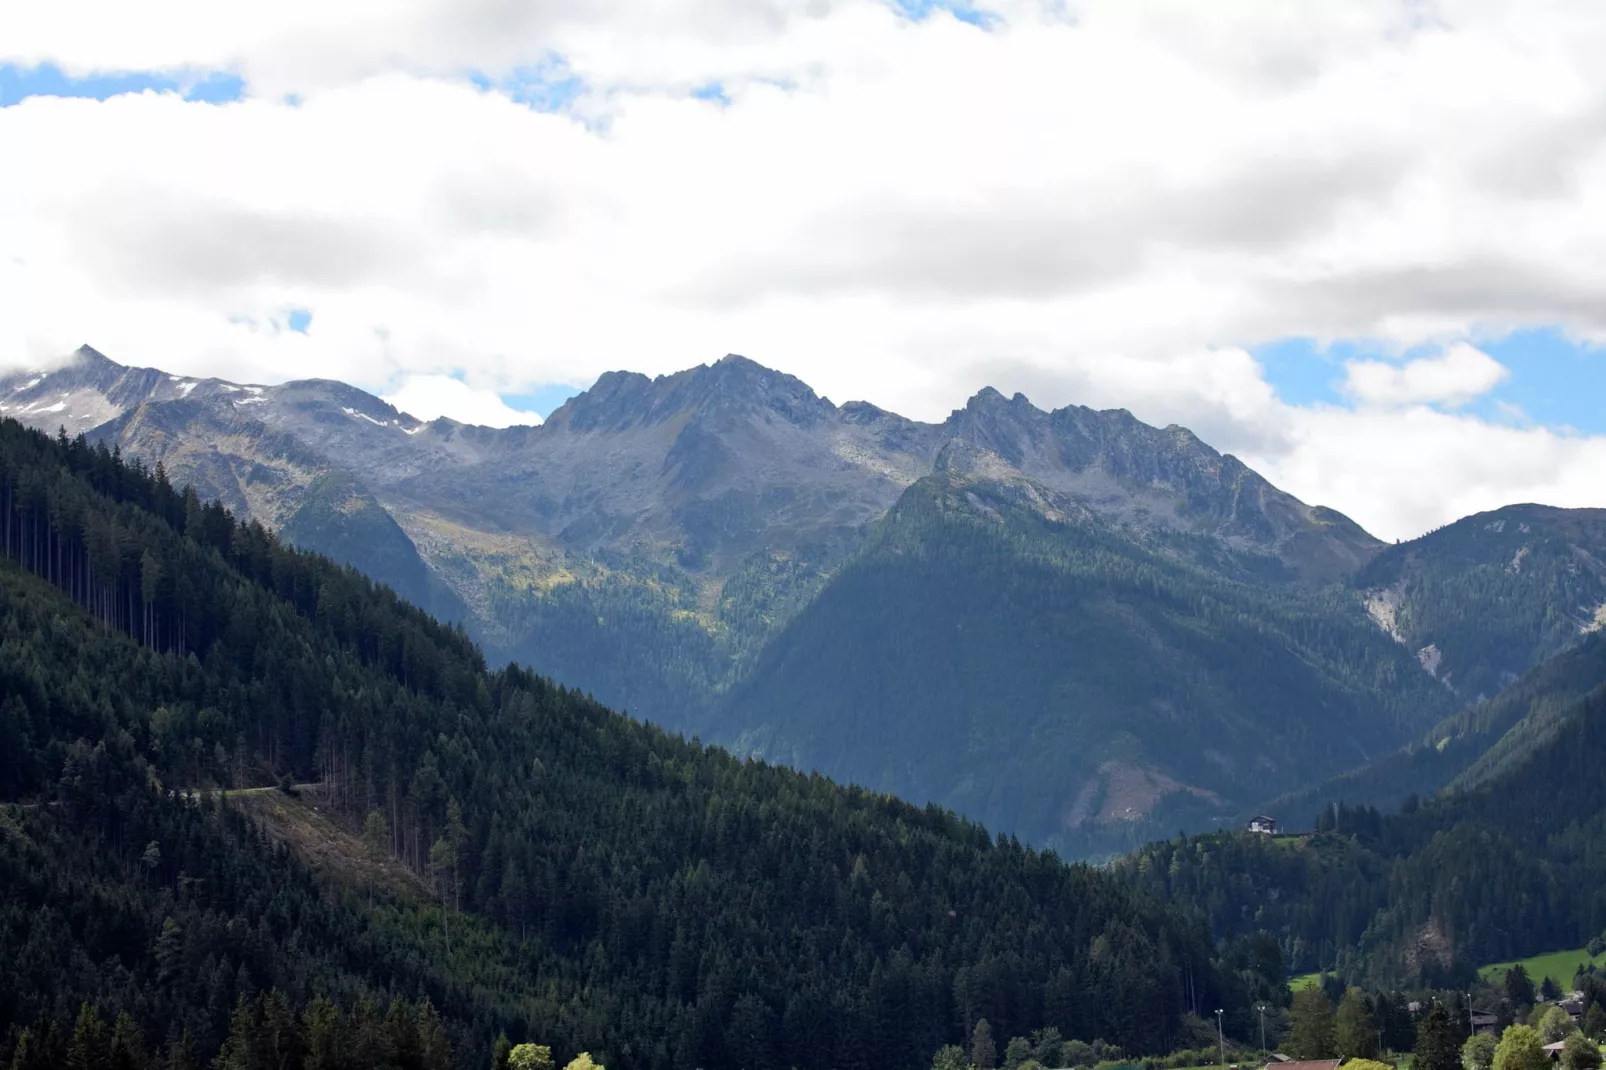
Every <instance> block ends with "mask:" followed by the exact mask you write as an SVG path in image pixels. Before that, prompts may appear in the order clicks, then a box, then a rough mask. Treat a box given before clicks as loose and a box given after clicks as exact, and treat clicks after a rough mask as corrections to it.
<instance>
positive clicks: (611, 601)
mask: <svg viewBox="0 0 1606 1070" xmlns="http://www.w3.org/2000/svg"><path fill="white" fill-rule="evenodd" d="M0 415H7V416H12V417H15V418H17V419H18V420H21V421H23V422H25V423H28V424H31V425H33V426H35V427H39V428H42V429H46V430H51V431H54V430H55V429H56V428H57V427H58V426H60V427H64V428H65V429H66V430H67V431H68V432H69V433H74V434H76V433H80V432H82V433H84V434H86V435H87V436H88V438H89V439H90V440H92V441H102V442H106V443H108V444H110V445H115V446H116V447H117V448H118V449H119V450H121V452H122V453H123V455H124V456H127V457H131V458H139V459H141V460H142V461H143V462H145V463H146V464H148V465H152V466H154V465H156V464H158V463H160V464H161V465H162V467H163V469H164V471H165V472H166V474H167V475H168V476H169V477H170V478H171V479H172V480H173V481H174V482H175V483H178V484H184V483H188V484H190V485H192V486H194V487H195V489H196V490H197V492H198V493H199V494H200V496H201V497H202V498H217V499H218V500H220V501H221V502H223V503H224V504H225V505H227V506H228V507H229V508H230V509H231V510H233V511H234V512H235V514H236V515H237V516H240V517H242V518H248V519H253V520H257V521H260V522H262V523H263V524H265V525H267V526H268V527H271V528H274V529H277V530H278V531H279V533H280V534H281V536H282V537H284V538H285V539H287V540H288V541H290V542H293V543H294V544H296V545H298V546H301V547H304V548H307V549H311V550H316V551H319V552H323V553H326V554H328V555H329V556H331V557H333V558H335V559H336V560H339V561H343V562H346V563H349V564H351V565H353V566H354V567H356V568H358V569H360V570H361V571H364V572H366V573H368V574H369V575H371V576H373V577H374V578H375V579H378V580H380V581H381V582H384V583H386V584H388V585H390V586H392V587H394V588H395V589H396V590H397V591H398V592H399V593H401V594H402V595H403V596H404V597H406V598H408V599H409V600H411V601H413V602H415V603H417V604H418V605H420V606H423V607H425V608H426V609H428V610H429V611H430V612H432V613H433V614H435V615H436V616H437V617H439V618H440V619H442V620H446V621H452V622H461V623H462V624H463V625H464V626H465V627H466V628H467V629H468V632H469V634H470V635H472V636H473V637H474V638H475V639H476V640H478V641H479V642H480V643H481V644H482V645H483V646H484V647H485V649H486V651H487V654H488V656H489V657H490V658H492V659H493V660H496V661H506V660H516V661H519V662H522V663H524V664H527V665H530V666H532V667H533V668H535V669H537V670H538V671H540V672H543V673H549V674H551V675H552V676H554V677H555V678H557V679H558V680H560V681H562V682H564V683H566V684H570V685H572V686H576V687H579V688H582V689H584V690H586V691H589V692H591V693H592V694H594V695H596V697H597V698H598V699H600V700H603V701H605V702H607V703H609V704H611V705H613V706H616V707H619V708H624V709H627V710H629V711H630V712H632V713H633V714H635V715H636V716H638V717H641V718H644V719H648V720H651V721H653V722H655V723H658V724H661V725H663V726H665V727H667V728H669V729H671V730H675V731H680V732H684V733H687V734H699V735H701V736H702V737H703V738H706V739H709V740H711V741H716V742H720V743H723V744H725V745H727V746H730V747H732V748H734V749H735V750H737V751H739V752H742V753H749V754H755V755H759V756H764V757H768V758H772V759H775V760H778V761H783V762H786V763H788V764H793V765H796V766H799V767H801V768H804V769H818V770H820V771H822V772H825V773H827V774H830V775H833V776H838V777H843V778H847V779H852V780H855V781H857V782H860V783H863V784H865V785H866V786H868V787H872V788H875V789H877V790H883V791H893V792H897V793H899V794H902V795H904V796H905V797H908V798H910V799H912V800H914V801H917V802H923V801H928V800H929V801H936V802H940V803H943V804H945V805H951V806H954V807H956V808H957V809H959V810H960V811H961V812H963V813H966V814H967V815H970V816H972V817H975V818H977V819H980V820H983V821H985V822H986V823H988V824H989V825H990V826H993V827H996V828H999V829H1001V830H1004V831H1009V832H1014V833H1017V834H1019V835H1020V836H1022V837H1023V838H1025V839H1027V840H1029V841H1031V842H1034V843H1038V844H1043V845H1048V846H1053V847H1056V848H1059V849H1061V850H1063V851H1067V852H1071V853H1078V854H1098V853H1102V852H1107V851H1108V850H1110V849H1112V848H1116V847H1125V846H1129V845H1131V844H1133V843H1136V842H1138V841H1141V840H1142V839H1145V838H1147V837H1149V836H1151V835H1153V834H1155V833H1156V832H1166V831H1171V830H1174V829H1175V828H1176V827H1179V826H1180V827H1191V828H1203V827H1209V826H1211V825H1213V824H1216V823H1219V822H1222V821H1230V820H1234V819H1236V818H1237V817H1239V816H1240V815H1242V814H1243V813H1244V812H1245V811H1246V810H1248V809H1249V808H1252V807H1254V806H1257V805H1260V804H1262V803H1263V802H1264V801H1265V800H1269V799H1273V798H1278V797H1281V798H1283V799H1285V800H1288V804H1287V805H1289V806H1290V807H1291V808H1292V809H1291V810H1290V812H1293V811H1294V810H1297V809H1299V808H1304V809H1307V810H1311V809H1312V807H1313V806H1314V805H1315V803H1314V801H1313V800H1315V799H1317V797H1318V796H1320V795H1321V793H1322V792H1323V791H1325V790H1326V789H1325V788H1324V785H1325V784H1327V782H1328V781H1329V778H1333V777H1344V776H1346V775H1348V776H1349V778H1350V779H1349V780H1348V781H1344V780H1340V781H1337V782H1335V783H1339V784H1344V783H1348V784H1351V785H1355V784H1357V783H1359V782H1358V781H1356V780H1355V779H1354V778H1355V776H1356V774H1355V773H1354V772H1353V771H1354V770H1357V769H1363V768H1374V767H1376V766H1378V765H1379V764H1386V763H1387V762H1388V761H1399V760H1401V759H1399V758H1397V757H1395V755H1407V754H1411V753H1414V752H1418V751H1421V750H1422V749H1423V748H1424V747H1432V746H1436V745H1437V744H1436V742H1435V740H1436V739H1442V738H1447V735H1446V733H1449V732H1450V731H1451V727H1446V726H1453V724H1454V723H1455V719H1456V718H1457V717H1463V718H1465V717H1466V716H1467V715H1466V714H1465V712H1464V711H1466V710H1468V709H1474V708H1480V707H1479V704H1480V702H1482V701H1483V700H1486V699H1494V698H1496V697H1497V696H1498V695H1499V694H1501V693H1502V691H1503V690H1504V689H1507V688H1508V687H1510V686H1511V684H1512V683H1513V682H1514V681H1515V680H1517V679H1518V678H1519V677H1520V676H1521V675H1522V674H1523V673H1525V672H1527V671H1528V670H1529V669H1530V668H1532V667H1533V666H1535V665H1537V664H1540V663H1541V662H1543V661H1545V660H1546V659H1547V658H1550V657H1552V656H1554V655H1556V654H1559V653H1562V652H1564V651H1566V650H1567V649H1569V648H1570V647H1572V646H1575V645H1576V644H1577V643H1578V642H1579V641H1580V640H1582V639H1583V638H1585V637H1587V636H1588V635H1589V634H1590V633H1591V632H1593V631H1595V630H1598V629H1599V628H1600V627H1601V625H1602V623H1606V610H1603V608H1602V607H1603V606H1606V565H1603V562H1606V513H1602V512H1600V511H1589V510H1572V511H1568V510H1553V509H1545V508H1542V507H1538V506H1514V507H1511V508H1510V509H1507V510H1501V511H1499V512H1497V513H1494V514H1488V515H1485V516H1480V517H1473V518H1468V519H1467V520H1464V521H1461V522H1459V523H1458V524H1455V525H1451V526H1450V527H1447V528H1444V529H1441V530H1440V531H1437V532H1434V533H1431V534H1430V535H1428V536H1424V537H1423V538H1421V539H1417V540H1413V541H1412V542H1410V543H1406V544H1402V545H1395V546H1386V545H1385V544H1383V543H1382V542H1381V541H1380V540H1377V539H1375V538H1373V537H1372V536H1371V535H1369V534H1368V533H1367V532H1365V531H1364V530H1363V529H1362V528H1361V527H1360V526H1358V525H1357V524H1355V523H1354V522H1353V521H1351V520H1350V519H1349V518H1347V517H1345V516H1343V515H1342V514H1339V513H1337V512H1335V511H1333V510H1330V509H1325V508H1322V507H1320V506H1311V505H1307V504H1305V503H1303V502H1301V501H1299V500H1298V499H1296V498H1295V497H1293V496H1292V495H1289V494H1287V493H1286V492H1283V491H1281V490H1279V489H1277V488H1276V487H1274V486H1272V485H1271V484H1270V483H1268V482H1267V481H1266V480H1265V479H1263V478H1262V477H1261V476H1259V475H1258V474H1257V473H1255V472H1254V471H1252V470H1251V469H1249V468H1248V467H1246V466H1245V465H1244V464H1242V463H1241V462H1240V461H1238V460H1237V459H1236V458H1234V457H1232V456H1230V455H1223V454H1220V453H1218V452H1217V451H1215V450H1214V449H1212V448H1211V447H1209V446H1208V445H1207V444H1205V443H1204V442H1202V441H1200V440H1199V439H1198V438H1197V437H1196V436H1195V435H1193V434H1192V433H1191V432H1189V431H1188V430H1186V429H1185V428H1181V427H1167V428H1156V427H1152V426H1150V425H1147V424H1144V423H1142V422H1141V421H1139V420H1137V419H1135V418H1134V417H1133V416H1132V415H1131V414H1130V413H1127V412H1125V411H1124V410H1110V411H1095V410H1092V409H1087V408H1082V407H1077V406H1071V407H1067V408H1063V409H1059V410H1055V411H1053V412H1045V411H1043V410H1041V409H1038V408H1036V407H1035V406H1033V405H1032V404H1031V403H1030V402H1029V401H1028V400H1027V399H1026V398H1025V397H1023V396H1021V395H1019V394H1017V395H1015V396H1014V397H1012V398H1006V397H1004V396H1003V395H1001V394H999V393H998V392H997V391H995V390H992V389H990V388H989V389H984V390H982V391H980V392H979V393H977V394H976V395H975V396H974V397H972V398H971V399H970V400H969V401H968V402H967V403H966V404H965V405H964V407H962V408H960V409H957V410H955V411H954V412H953V413H952V415H950V416H949V418H948V419H947V420H945V421H943V422H941V423H935V424H934V423H921V422H917V421H912V420H908V419H905V418H903V417H901V416H898V415H896V414H893V413H889V412H886V411H884V410H882V409H879V408H877V407H875V406H873V405H870V404H867V403H864V402H848V403H845V404H842V405H837V404H834V403H832V402H831V401H829V400H828V399H825V398H822V397H820V396H818V395H817V394H816V393H815V392H814V391H812V390H811V389H809V387H807V386H806V385H805V384H803V383H802V382H800V381H799V380H797V379H795V378H793V377H791V376H788V375H784V374H782V373H779V372H775V371H773V370H770V369H767V368H764V367H763V366H761V365H759V364H757V363H755V362H753V361H751V360H747V359H745V358H742V357H737V356H728V357H726V358H724V359H722V360H720V361H718V362H716V363H714V364H712V365H705V366H700V367H697V368H693V369H689V370H687V371H683V372H679V373H677V374H674V375H668V376H660V377H657V378H648V377H646V376H643V375H639V374H634V373H628V372H612V373H608V374H606V375H604V376H602V377H601V378H600V379H599V380H598V381H597V383H596V384H595V385H594V386H593V387H592V388H591V389H589V390H587V391H585V392H584V393H582V394H580V395H578V396H576V397H574V398H572V399H570V400H569V401H568V402H567V403H565V404H564V405H563V406H562V407H561V408H559V409H558V410H556V411H555V412H553V413H552V414H551V415H550V416H549V417H548V419H547V420H546V422H545V423H544V424H542V425H539V426H535V427H515V428H508V429H505V430H496V429H490V428H483V427H473V426H467V425H463V424H458V423H455V422H453V421H451V420H446V419H440V420H435V421H431V422H424V421H420V420H417V419H414V418H413V417H411V416H409V415H407V414H405V413H402V412H399V411H398V410H396V409H395V408H394V407H392V406H390V405H388V404H387V403H386V402H384V401H383V400H381V399H379V398H377V397H375V396H373V395H371V394H368V393H366V392H364V391H361V390H358V389H356V388H354V387H350V386H347V385H345V384H342V383H338V382H331V381H326V380H309V381H300V382H293V383H286V384H283V385H278V386H256V385H247V384H233V383H225V382H221V381H218V380H210V379H195V378H184V377H179V376H173V375H170V374H167V373H165V372H161V371H156V370H151V369H132V368H126V367H123V366H121V365H119V364H117V363H115V362H113V361H111V360H109V359H107V358H106V357H104V356H102V355H101V354H99V353H97V352H95V351H94V350H91V349H88V348H87V347H86V348H84V349H81V350H80V351H79V352H78V353H77V354H75V355H74V357H73V359H72V361H71V362H69V363H68V364H67V365H65V366H64V367H61V368H58V369H55V370H51V371H48V372H30V373H26V374H21V375H16V376H12V377H10V378H8V379H5V380H4V381H0ZM1435 732H1439V733H1441V735H1440V736H1438V737H1435V736H1434V733H1435ZM1460 771H1461V770H1460V769H1456V770H1453V771H1451V772H1449V773H1448V774H1447V776H1446V779H1449V777H1450V776H1453V775H1458V774H1459V772H1460ZM1357 790H1358V791H1359V795H1352V796H1350V798H1352V799H1354V798H1360V797H1366V795H1367V792H1368V791H1370V790H1371V789H1370V788H1366V789H1364V790H1363V789H1359V788H1358V789H1357ZM1378 790H1379V791H1383V788H1382V787H1381V786H1379V787H1378ZM1389 790H1393V789H1392V788H1391V789H1389ZM1301 793H1304V794H1303V795H1301ZM1313 793H1314V794H1313ZM1312 812H1313V810H1312Z"/></svg>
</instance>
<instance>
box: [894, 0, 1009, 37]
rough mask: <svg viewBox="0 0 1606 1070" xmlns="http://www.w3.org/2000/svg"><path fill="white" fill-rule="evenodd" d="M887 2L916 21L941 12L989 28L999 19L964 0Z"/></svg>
mask: <svg viewBox="0 0 1606 1070" xmlns="http://www.w3.org/2000/svg"><path fill="white" fill-rule="evenodd" d="M889 2H890V3H891V4H892V6H893V8H895V9H896V10H897V11H898V12H899V14H901V15H903V16H904V17H905V18H910V19H913V20H914V21H916V22H921V21H924V20H925V19H928V18H930V17H931V16H933V15H935V14H938V13H942V14H945V15H951V16H953V17H954V18H956V19H958V20H959V21H960V22H967V23H969V24H970V25H972V26H975V27H978V28H979V29H983V30H989V29H991V28H992V27H993V25H994V24H995V23H997V22H998V21H999V18H998V16H997V15H995V14H993V13H992V12H991V11H983V10H982V9H980V8H978V7H976V6H975V5H974V4H971V3H968V2H966V0H889Z"/></svg>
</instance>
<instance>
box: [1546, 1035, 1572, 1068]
mask: <svg viewBox="0 0 1606 1070" xmlns="http://www.w3.org/2000/svg"><path fill="white" fill-rule="evenodd" d="M1566 1046H1567V1042H1566V1041H1565V1040H1558V1041H1556V1043H1554V1044H1546V1045H1545V1057H1546V1058H1547V1059H1549V1060H1550V1061H1551V1062H1553V1063H1559V1062H1561V1049H1563V1048H1565V1047H1566Z"/></svg>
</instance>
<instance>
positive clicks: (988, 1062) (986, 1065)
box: [970, 1018, 998, 1070]
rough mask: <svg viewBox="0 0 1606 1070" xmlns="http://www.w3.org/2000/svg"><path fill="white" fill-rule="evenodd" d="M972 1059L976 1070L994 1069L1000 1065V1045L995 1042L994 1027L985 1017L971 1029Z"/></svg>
mask: <svg viewBox="0 0 1606 1070" xmlns="http://www.w3.org/2000/svg"><path fill="white" fill-rule="evenodd" d="M970 1061H971V1064H972V1065H974V1066H975V1067H976V1070H994V1068H995V1067H997V1066H998V1045H997V1044H995V1043H994V1042H993V1027H992V1026H990V1025H988V1024H987V1019H985V1018H982V1019H981V1020H979V1021H978V1022H977V1023H976V1028H975V1029H974V1030H972V1031H971V1034H970Z"/></svg>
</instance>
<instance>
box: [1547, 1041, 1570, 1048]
mask: <svg viewBox="0 0 1606 1070" xmlns="http://www.w3.org/2000/svg"><path fill="white" fill-rule="evenodd" d="M1566 1046H1567V1042H1566V1041H1565V1040H1558V1041H1556V1043H1554V1044H1546V1045H1545V1050H1546V1051H1560V1050H1561V1049H1563V1048H1565V1047H1566Z"/></svg>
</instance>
